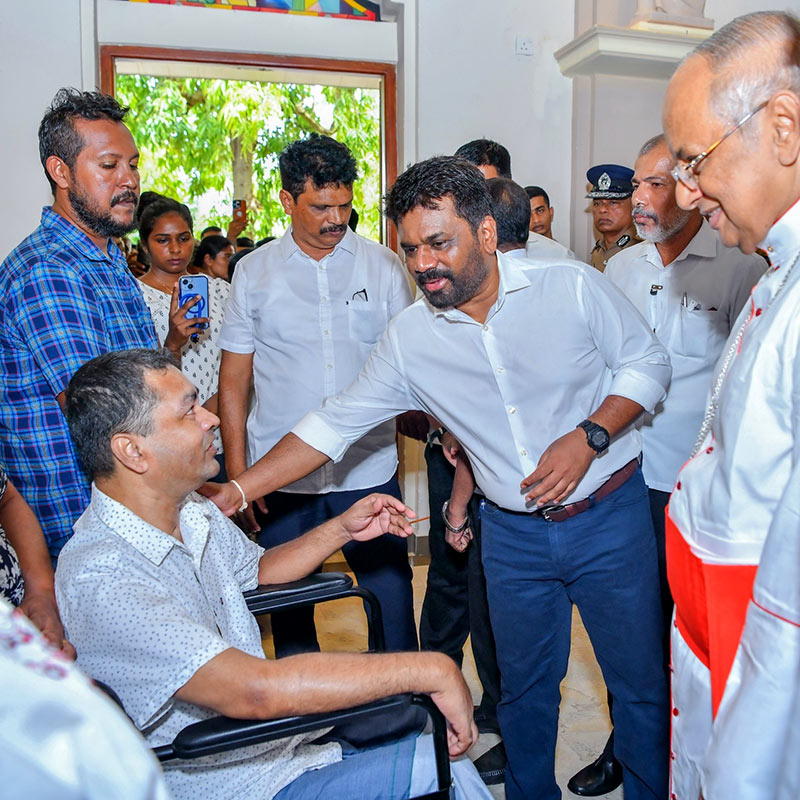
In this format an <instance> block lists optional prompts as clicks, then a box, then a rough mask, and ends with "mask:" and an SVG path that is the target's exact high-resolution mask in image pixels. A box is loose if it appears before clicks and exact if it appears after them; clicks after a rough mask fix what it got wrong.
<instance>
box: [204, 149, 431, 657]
mask: <svg viewBox="0 0 800 800" xmlns="http://www.w3.org/2000/svg"><path fill="white" fill-rule="evenodd" d="M279 163H280V170H281V185H282V187H283V188H282V189H281V192H280V200H281V203H282V204H283V208H284V210H285V211H286V213H287V214H288V215H289V217H290V218H291V220H292V224H291V226H290V227H289V229H288V230H287V231H286V233H284V235H283V236H282V237H280V238H279V239H276V240H275V241H272V242H270V243H268V244H266V245H263V246H262V247H259V248H258V249H257V250H256V251H254V252H253V253H251V254H250V255H249V256H247V257H246V258H245V259H244V260H243V261H242V262H241V263H240V264H239V265H238V266H237V268H236V273H235V275H234V279H233V284H232V286H231V296H230V299H229V302H228V305H227V307H226V311H225V320H224V323H223V326H222V330H221V332H220V336H219V341H218V344H219V347H220V348H221V349H222V363H221V367H220V379H219V413H220V418H221V420H222V439H223V444H224V447H225V465H226V469H227V472H228V475H229V476H230V477H232V478H236V477H237V476H238V475H240V474H241V473H242V472H244V470H245V468H246V467H247V466H248V465H249V464H252V463H253V462H255V461H257V460H258V459H259V458H260V457H261V456H262V455H264V453H266V452H267V451H268V450H269V449H270V448H271V447H272V446H273V445H274V444H275V443H276V442H277V441H278V440H279V439H280V438H281V437H282V436H283V435H284V434H286V433H287V432H288V431H289V430H291V428H292V426H293V425H294V424H295V423H296V422H297V421H298V420H299V419H300V418H301V417H302V416H303V414H305V413H306V412H307V411H311V410H313V409H315V408H318V407H319V406H320V405H321V403H322V402H323V400H325V398H326V397H331V396H333V395H335V394H337V393H338V392H341V391H342V390H343V389H345V388H346V387H347V386H349V384H350V382H351V381H352V380H353V379H354V378H355V377H356V375H358V372H359V370H360V369H361V367H363V366H364V362H365V361H366V360H367V357H368V356H369V354H370V351H371V350H372V347H373V346H374V344H375V342H377V341H378V339H380V337H381V336H382V334H383V332H384V330H385V329H386V325H387V323H388V322H389V320H390V319H391V318H392V317H393V316H394V315H395V314H397V313H398V312H399V311H400V310H401V309H403V308H405V307H406V306H407V305H408V304H409V303H410V302H411V290H410V288H409V284H408V280H407V278H406V276H405V273H404V271H403V268H402V264H401V263H400V261H399V259H398V258H397V256H396V255H395V254H394V253H392V252H391V251H390V250H389V249H388V248H386V247H383V246H382V245H380V244H377V243H376V242H371V241H369V240H368V239H364V238H363V237H361V236H358V235H357V234H355V233H353V232H352V231H351V230H350V229H349V228H348V225H347V221H348V219H349V217H350V212H351V210H352V201H353V182H354V181H355V180H356V178H357V171H356V163H355V160H354V159H353V157H352V155H351V154H350V151H349V150H348V149H347V148H346V147H345V146H344V145H343V144H341V143H339V142H336V141H335V140H333V139H331V138H330V137H327V136H317V135H316V134H312V135H311V136H310V137H309V138H308V139H304V140H302V141H297V142H294V143H292V144H291V145H289V146H288V147H287V148H286V149H285V150H284V151H283V153H281V155H280V159H279ZM251 383H252V387H253V393H254V397H253V402H252V407H251V408H250V411H249V414H248V403H249V399H250V387H251ZM425 432H427V422H426V424H425ZM395 435H396V429H395V423H394V421H393V420H389V421H387V422H384V423H383V424H381V425H378V426H376V427H375V428H374V429H373V430H371V431H370V432H368V433H366V435H365V436H364V437H363V438H362V439H361V441H360V442H359V443H358V444H357V445H356V446H355V447H354V448H353V449H352V450H351V451H350V452H349V453H348V454H347V457H346V458H345V459H344V460H343V461H342V462H341V463H339V464H328V465H325V466H323V467H321V468H320V469H318V470H317V471H315V472H314V473H313V474H312V475H309V476H308V477H306V478H304V479H303V480H300V481H296V482H294V483H292V484H290V485H283V484H282V485H281V487H277V488H281V491H280V492H277V493H275V494H274V495H273V496H271V497H267V498H265V499H264V501H260V500H259V501H258V503H257V505H258V506H259V507H260V508H261V509H262V510H263V508H264V504H266V507H267V508H268V509H269V514H268V515H266V516H264V515H263V514H261V515H259V516H258V524H256V520H255V519H254V518H253V517H252V516H250V517H249V519H248V520H247V522H248V523H249V524H250V525H251V527H253V528H254V529H258V527H259V524H260V527H261V533H260V536H259V542H260V543H261V545H262V546H264V547H268V548H269V547H275V546H276V545H279V544H281V543H283V542H287V541H290V540H291V539H293V538H295V537H297V536H299V535H300V534H301V533H303V531H305V530H308V528H309V527H312V526H314V525H319V524H321V523H322V522H324V521H325V520H326V519H328V518H330V517H333V516H335V515H336V514H338V513H341V512H342V511H344V509H346V508H348V507H349V506H350V505H351V504H352V503H354V502H355V501H356V500H358V499H359V498H360V497H364V496H365V495H368V494H370V492H373V491H380V492H386V493H388V494H392V495H393V496H395V497H400V486H399V484H398V482H397V474H396V473H397V447H396V444H395ZM252 513H253V511H252V510H251V511H249V512H248V514H250V515H252ZM344 556H345V558H346V559H347V561H348V563H349V565H350V567H351V568H352V569H353V571H354V572H355V574H356V577H357V578H358V582H359V584H361V585H362V586H365V587H366V588H368V589H371V590H372V591H373V592H375V594H376V595H377V597H378V599H379V600H380V603H381V607H382V608H383V612H384V621H385V624H386V645H387V648H388V649H389V650H412V649H416V647H417V634H416V627H415V624H414V613H413V598H412V594H411V568H410V567H409V565H408V556H407V552H406V544H405V542H404V541H401V540H399V539H396V538H394V537H384V538H381V539H377V540H374V541H371V542H366V543H360V542H353V543H351V544H349V545H348V546H347V547H346V548H345V550H344ZM272 631H273V635H274V637H275V649H276V650H275V651H276V654H277V655H279V656H283V655H289V654H292V653H297V652H308V651H311V650H319V644H318V643H317V638H316V632H315V630H314V611H313V609H312V608H306V609H299V610H297V611H291V612H282V613H280V614H274V615H273V616H272Z"/></svg>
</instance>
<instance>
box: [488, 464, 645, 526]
mask: <svg viewBox="0 0 800 800" xmlns="http://www.w3.org/2000/svg"><path fill="white" fill-rule="evenodd" d="M638 466H639V459H638V458H633V459H631V460H630V461H629V462H628V463H627V464H626V465H625V466H624V467H620V469H618V470H617V471H616V472H612V473H611V476H610V477H609V479H608V480H607V481H606V482H605V483H604V484H603V485H602V486H601V487H600V488H599V489H598V490H597V491H596V492H594V493H593V494H591V495H590V496H589V497H585V498H584V499H583V500H578V501H577V502H576V503H570V504H569V505H566V506H545V507H544V508H537V509H534V510H532V511H511V510H510V509H507V508H502V509H501V510H502V511H505V512H506V513H509V514H524V515H526V516H527V515H531V514H534V515H536V516H539V517H543V518H544V519H546V520H547V521H548V522H563V521H564V520H565V519H569V518H570V517H577V516H578V514H583V512H584V511H586V510H587V509H590V508H591V507H592V506H593V505H594V504H595V503H596V502H597V501H598V500H602V499H603V498H604V497H608V495H610V494H611V492H615V491H616V490H617V489H619V487H620V486H622V484H624V483H625V482H626V481H627V480H628V478H630V477H631V475H633V473H634V472H636V468H637V467H638ZM495 505H496V504H495ZM498 508H501V507H500V506H498Z"/></svg>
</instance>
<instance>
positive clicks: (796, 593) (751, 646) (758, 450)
mask: <svg viewBox="0 0 800 800" xmlns="http://www.w3.org/2000/svg"><path fill="white" fill-rule="evenodd" d="M798 42H800V20H798V19H797V18H796V17H794V16H792V15H791V14H788V13H780V12H760V13H755V14H748V15H746V16H744V17H739V18H738V19H735V20H733V21H732V22H731V23H729V24H728V25H726V26H725V27H723V28H721V29H720V30H719V31H717V32H716V33H714V35H713V36H711V37H710V38H709V39H707V40H706V41H705V42H703V43H702V44H701V45H699V46H698V47H697V48H696V49H695V50H694V52H693V53H692V54H691V55H690V56H689V57H688V58H687V59H686V60H685V61H684V62H683V64H682V65H681V66H680V67H679V68H678V70H677V71H676V72H675V74H674V75H673V77H672V80H671V81H670V84H669V86H668V87H667V93H666V95H665V99H664V111H663V118H664V131H665V133H666V136H667V142H668V144H669V148H670V151H671V153H672V154H673V156H674V157H675V159H676V161H677V164H676V167H675V170H674V173H673V174H674V175H675V177H676V178H677V179H678V184H677V186H676V195H677V200H678V203H679V204H680V205H681V207H683V208H685V209H697V210H698V211H699V212H700V214H701V215H703V216H704V217H705V218H706V219H707V220H708V223H709V224H710V225H711V227H712V228H714V229H715V230H716V231H718V233H719V236H720V238H721V239H722V242H723V243H724V244H725V245H727V246H728V247H731V246H737V247H739V249H740V250H742V251H743V252H745V253H752V252H754V251H755V249H756V248H757V247H759V248H761V249H763V250H764V251H765V252H766V253H767V254H768V256H769V258H770V261H771V263H772V267H771V269H769V270H768V271H767V273H766V274H765V275H764V276H763V277H762V278H761V280H760V281H759V282H758V283H757V284H756V286H755V288H754V289H753V292H752V295H751V299H750V302H749V303H748V304H747V305H746V306H745V308H744V310H743V312H742V314H741V315H740V317H739V319H738V320H737V322H736V325H735V327H734V330H733V332H732V333H731V336H730V337H729V339H728V341H727V342H726V344H725V346H724V348H723V354H722V357H721V358H720V361H719V364H718V365H717V368H716V370H715V374H714V378H713V380H712V384H711V393H710V399H709V403H708V407H707V410H706V415H705V417H704V419H703V424H702V427H701V430H700V435H699V437H698V444H697V445H696V446H695V449H694V452H693V453H692V454H691V457H690V458H689V460H688V461H687V462H686V464H685V466H684V467H683V469H682V470H681V471H680V473H679V475H678V480H677V482H676V484H675V489H674V491H673V493H672V496H671V498H670V502H669V510H668V517H667V566H668V571H669V578H670V587H671V589H672V595H673V597H674V599H675V627H674V628H673V630H672V666H673V669H674V672H673V677H672V698H673V712H672V713H673V715H674V716H673V717H672V721H673V726H672V750H673V761H672V792H673V793H674V796H675V797H677V798H679V800H684V798H687V799H689V798H690V799H691V800H694V799H695V798H696V797H698V796H699V795H700V794H701V793H702V795H703V797H705V798H706V800H728V798H732V797H736V798H742V800H773V799H775V798H780V800H789V798H795V797H797V796H798V793H800V759H798V758H797V754H798V752H800V738H799V737H800V693H799V692H798V686H800V402H798V398H800V362H798V342H800V264H798V261H800V158H798V154H799V153H800V62H799V61H798Z"/></svg>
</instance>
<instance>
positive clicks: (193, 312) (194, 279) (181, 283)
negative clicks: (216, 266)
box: [178, 275, 208, 328]
mask: <svg viewBox="0 0 800 800" xmlns="http://www.w3.org/2000/svg"><path fill="white" fill-rule="evenodd" d="M178 291H179V293H180V299H179V301H178V302H179V304H180V305H183V304H184V303H185V302H187V301H188V300H191V299H192V298H193V297H196V296H197V295H200V299H199V300H198V301H197V302H196V303H195V304H194V305H193V306H192V307H191V308H190V309H189V310H188V311H187V312H186V319H192V318H196V317H207V316H208V278H207V277H206V276H205V275H182V276H181V277H180V278H179V279H178ZM197 327H198V328H207V327H208V323H207V322H201V323H199V324H198V326H197Z"/></svg>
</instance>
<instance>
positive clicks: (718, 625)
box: [666, 508, 758, 716]
mask: <svg viewBox="0 0 800 800" xmlns="http://www.w3.org/2000/svg"><path fill="white" fill-rule="evenodd" d="M666 522H667V577H668V578H669V586H670V590H671V591H672V597H673V599H674V600H675V624H676V625H677V626H678V631H679V632H680V634H681V636H682V637H683V638H684V640H685V642H686V644H687V645H688V646H689V648H690V649H691V651H692V652H693V653H694V654H695V655H696V656H697V658H699V659H700V661H701V662H702V663H703V664H705V666H706V667H707V668H708V669H709V670H710V672H711V709H712V713H713V714H714V716H716V714H717V709H718V708H719V704H720V702H721V701H722V694H723V692H724V691H725V684H726V682H727V680H728V673H729V672H730V671H731V667H732V666H733V659H734V657H735V656H736V650H737V648H738V647H739V639H740V638H741V635H742V630H743V629H744V621H745V615H746V614H747V607H748V605H749V604H750V599H751V597H752V594H753V581H754V580H755V577H756V570H757V569H758V565H757V564H752V565H744V566H743V565H739V564H730V565H728V564H706V563H704V562H703V561H701V560H700V559H699V558H698V557H697V556H696V555H695V554H694V553H692V550H691V548H690V547H689V544H688V542H687V541H686V539H684V538H683V536H682V535H681V532H680V531H679V530H678V528H677V526H676V525H675V523H674V522H673V521H672V518H671V517H670V515H669V508H667V514H666Z"/></svg>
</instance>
